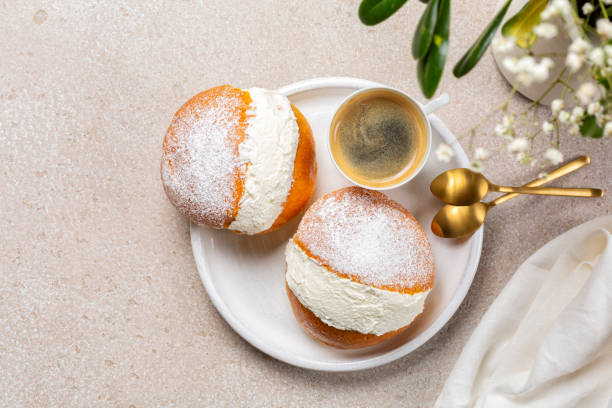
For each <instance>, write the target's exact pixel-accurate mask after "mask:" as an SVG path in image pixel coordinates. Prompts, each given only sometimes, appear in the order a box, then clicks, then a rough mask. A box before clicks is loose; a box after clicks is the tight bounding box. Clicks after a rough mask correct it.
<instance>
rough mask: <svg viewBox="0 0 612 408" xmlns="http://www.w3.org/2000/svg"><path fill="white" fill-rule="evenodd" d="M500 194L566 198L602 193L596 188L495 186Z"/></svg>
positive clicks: (593, 195) (597, 195)
mask: <svg viewBox="0 0 612 408" xmlns="http://www.w3.org/2000/svg"><path fill="white" fill-rule="evenodd" d="M496 190H497V191H499V192H500V193H519V194H535V195H551V196H566V197H601V196H602V195H603V191H602V190H600V189H598V188H562V187H504V186H496Z"/></svg>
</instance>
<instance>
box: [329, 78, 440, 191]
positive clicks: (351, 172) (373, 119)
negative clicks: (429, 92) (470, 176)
mask: <svg viewBox="0 0 612 408" xmlns="http://www.w3.org/2000/svg"><path fill="white" fill-rule="evenodd" d="M427 143H428V135H427V125H426V124H425V121H424V119H423V117H422V114H421V112H420V110H419V108H418V107H417V106H415V105H414V104H413V103H412V102H411V101H410V100H409V99H407V98H405V97H404V96H402V95H400V94H398V93H396V92H394V91H391V90H385V89H375V90H372V91H367V92H363V93H360V94H358V95H356V96H355V97H354V98H353V99H351V100H349V101H347V102H346V103H345V104H343V105H342V106H341V107H340V109H339V110H338V111H337V112H336V115H335V116H334V120H333V122H332V126H331V134H330V147H331V151H332V155H333V156H334V159H335V160H336V163H337V164H338V167H340V168H341V169H342V171H343V172H344V173H345V174H346V175H347V176H348V177H349V178H351V179H352V180H354V181H355V182H357V183H359V184H362V185H365V186H370V187H377V188H380V187H389V186H392V185H395V184H399V183H401V181H402V180H405V179H406V178H407V177H409V176H410V175H411V174H412V173H413V172H414V171H415V170H416V169H417V168H418V167H419V165H420V164H421V161H422V160H423V158H424V156H425V154H426V151H427Z"/></svg>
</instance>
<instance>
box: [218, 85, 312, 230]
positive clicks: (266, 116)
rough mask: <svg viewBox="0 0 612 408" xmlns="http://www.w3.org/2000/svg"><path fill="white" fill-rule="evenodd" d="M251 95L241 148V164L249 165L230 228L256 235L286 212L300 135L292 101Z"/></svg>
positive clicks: (266, 92)
mask: <svg viewBox="0 0 612 408" xmlns="http://www.w3.org/2000/svg"><path fill="white" fill-rule="evenodd" d="M248 92H249V94H250V95H251V99H252V100H253V102H252V103H251V109H250V110H249V111H248V112H247V114H248V115H249V116H250V118H249V119H248V124H247V129H246V136H245V140H244V141H243V142H242V143H241V144H240V147H239V149H238V153H239V156H240V157H239V158H240V161H241V162H243V163H248V165H247V171H246V178H245V182H244V193H243V195H242V197H241V199H240V203H239V209H238V214H237V216H236V219H235V220H234V221H233V222H232V223H231V224H230V226H229V228H230V229H232V230H235V231H240V232H243V233H246V234H256V233H258V232H262V231H265V230H267V229H268V228H270V227H271V226H272V224H274V221H275V220H276V218H277V217H278V216H279V215H280V213H281V212H282V211H283V204H284V203H285V201H286V200H287V196H288V195H289V192H290V190H291V186H292V185H293V164H294V160H295V153H296V151H297V146H298V141H299V136H300V134H299V128H298V125H297V121H296V119H295V115H294V114H293V110H292V109H291V103H290V102H289V99H287V98H286V97H285V96H283V95H279V94H277V93H274V92H273V91H269V90H266V89H261V88H250V89H248Z"/></svg>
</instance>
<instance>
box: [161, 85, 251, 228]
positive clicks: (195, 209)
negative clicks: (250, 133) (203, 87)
mask: <svg viewBox="0 0 612 408" xmlns="http://www.w3.org/2000/svg"><path fill="white" fill-rule="evenodd" d="M242 98H243V97H242V91H240V90H238V89H236V88H231V87H218V88H213V89H211V90H208V91H205V92H202V93H200V94H198V95H196V96H195V97H194V98H193V99H192V100H190V101H189V102H187V103H186V104H185V105H183V107H181V109H180V110H179V111H178V112H177V114H176V116H175V117H174V120H173V122H172V124H171V125H170V129H169V130H168V133H167V134H166V138H165V139H164V157H163V159H162V180H163V182H164V185H165V186H166V192H167V193H168V197H169V198H170V201H172V202H173V204H174V205H175V206H176V207H177V209H178V210H179V211H181V212H182V213H183V214H185V215H186V216H187V217H189V218H191V219H192V220H193V221H195V222H197V223H204V224H207V225H209V226H211V227H215V228H223V227H224V226H225V225H227V223H229V222H231V220H232V218H233V211H234V207H235V206H236V200H237V194H238V193H237V192H236V178H237V177H240V174H241V173H243V172H244V169H245V167H246V164H245V163H242V162H240V160H239V157H238V151H237V146H238V143H239V141H240V139H239V138H240V137H241V133H240V127H241V126H242V123H241V122H242V119H243V117H244V111H245V110H246V106H247V105H245V102H244V100H243V99H242Z"/></svg>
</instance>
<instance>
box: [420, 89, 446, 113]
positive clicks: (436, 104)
mask: <svg viewBox="0 0 612 408" xmlns="http://www.w3.org/2000/svg"><path fill="white" fill-rule="evenodd" d="M449 102H450V97H449V96H448V94H446V93H443V94H442V95H440V96H438V97H437V98H436V99H434V100H433V101H430V102H429V103H428V104H427V105H425V106H423V112H425V115H429V114H430V113H434V112H435V111H437V110H438V109H440V108H441V107H443V106H444V105H446V104H448V103H449Z"/></svg>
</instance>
